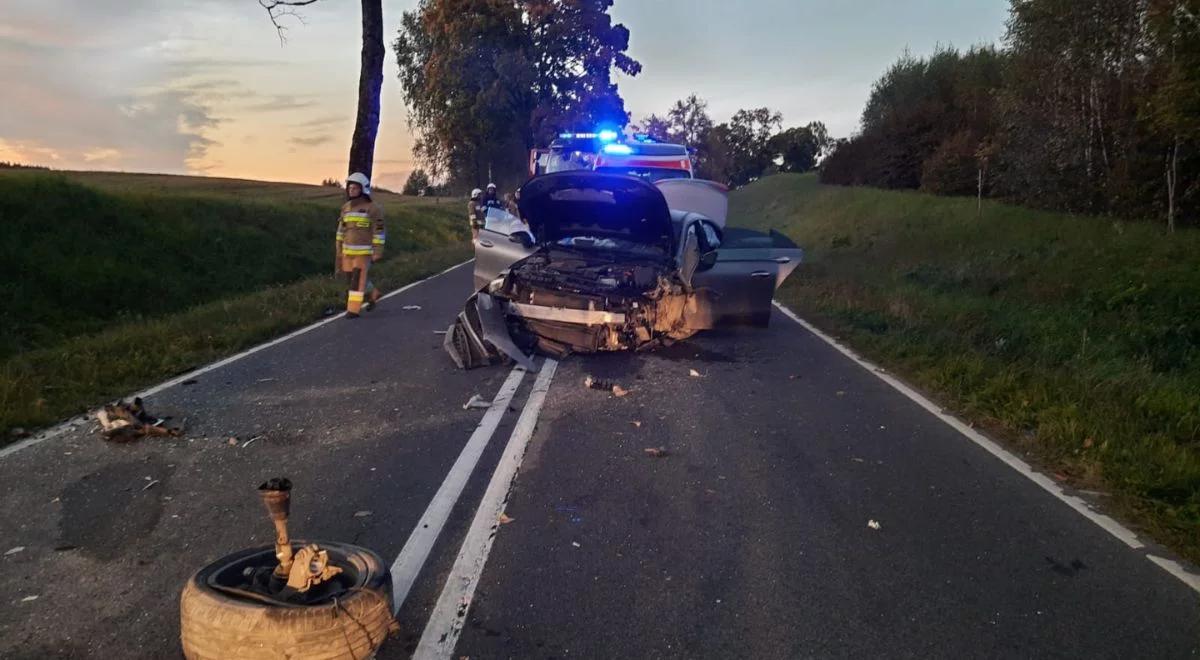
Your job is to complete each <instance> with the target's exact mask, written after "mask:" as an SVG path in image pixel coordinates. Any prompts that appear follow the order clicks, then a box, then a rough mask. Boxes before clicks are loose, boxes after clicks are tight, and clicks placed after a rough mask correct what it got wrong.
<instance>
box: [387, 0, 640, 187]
mask: <svg viewBox="0 0 1200 660" xmlns="http://www.w3.org/2000/svg"><path fill="white" fill-rule="evenodd" d="M611 5H612V0H422V2H421V4H420V5H419V6H418V8H417V9H416V10H415V11H411V12H406V13H405V14H404V16H403V18H402V21H401V23H402V25H401V29H400V33H399V35H398V37H397V39H396V41H395V45H394V48H395V51H396V56H397V60H398V61H399V65H400V83H401V87H402V89H403V90H404V96H405V102H406V104H407V105H408V110H409V123H410V126H411V127H412V128H413V130H414V131H415V132H416V133H417V136H418V143H417V148H416V154H417V156H418V158H419V159H420V160H421V161H422V163H423V164H424V165H426V166H427V167H428V169H429V170H430V171H431V172H432V173H433V174H435V175H440V174H443V173H445V174H446V175H447V176H448V179H449V180H450V181H451V182H452V184H454V185H455V186H456V187H458V188H468V187H471V186H475V185H480V184H482V183H484V181H485V179H493V178H494V180H496V181H497V183H499V184H505V183H508V184H515V183H519V177H521V173H523V172H524V166H525V162H526V161H525V158H526V153H527V150H528V149H529V148H531V147H534V146H542V145H545V144H548V142H549V141H550V140H551V139H553V137H554V136H555V135H557V134H558V133H559V132H561V131H562V130H578V129H581V128H586V127H591V126H594V125H595V124H596V123H598V122H601V121H606V122H608V123H611V124H614V125H616V126H618V127H621V126H624V125H625V124H626V123H627V121H628V116H627V114H626V113H625V110H624V102H623V101H622V100H621V97H620V95H619V94H618V92H617V86H616V85H615V84H614V83H613V82H612V71H613V70H614V69H616V70H619V71H622V72H625V73H627V74H629V75H636V74H637V73H638V72H639V71H640V70H641V65H640V64H638V63H637V62H636V61H634V60H633V59H631V58H629V56H628V55H626V54H625V50H627V48H628V42H629V31H628V30H627V29H625V27H624V26H621V25H613V24H612V21H611V17H610V16H609V15H608V9H609V7H611ZM464 44H467V45H468V46H467V47H464Z"/></svg>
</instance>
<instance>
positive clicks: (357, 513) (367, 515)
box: [354, 511, 371, 518]
mask: <svg viewBox="0 0 1200 660" xmlns="http://www.w3.org/2000/svg"><path fill="white" fill-rule="evenodd" d="M354 517H355V518H370V517H371V512H370V511H355V512H354Z"/></svg>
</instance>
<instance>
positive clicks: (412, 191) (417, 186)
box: [402, 168, 431, 195]
mask: <svg viewBox="0 0 1200 660" xmlns="http://www.w3.org/2000/svg"><path fill="white" fill-rule="evenodd" d="M430 187H431V186H430V185H429V175H428V174H426V173H425V170H423V169H420V168H418V169H415V170H413V171H412V173H411V174H409V175H408V180H406V181H405V182H404V190H403V191H402V194H405V195H420V194H422V193H423V192H426V191H428V190H429V188H430Z"/></svg>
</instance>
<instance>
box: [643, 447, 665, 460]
mask: <svg viewBox="0 0 1200 660" xmlns="http://www.w3.org/2000/svg"><path fill="white" fill-rule="evenodd" d="M642 451H644V452H646V455H647V456H649V457H650V458H666V457H667V456H670V455H671V452H670V451H668V450H667V448H666V447H647V448H645V449H643V450H642Z"/></svg>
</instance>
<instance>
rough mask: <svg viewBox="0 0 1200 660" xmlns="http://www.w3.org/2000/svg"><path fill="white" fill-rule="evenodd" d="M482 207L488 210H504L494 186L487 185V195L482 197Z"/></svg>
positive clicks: (492, 184) (491, 184)
mask: <svg viewBox="0 0 1200 660" xmlns="http://www.w3.org/2000/svg"><path fill="white" fill-rule="evenodd" d="M483 206H484V208H489V209H502V208H504V202H501V201H500V197H499V195H497V194H496V184H494V183H489V184H487V194H485V195H484V196H483Z"/></svg>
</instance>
